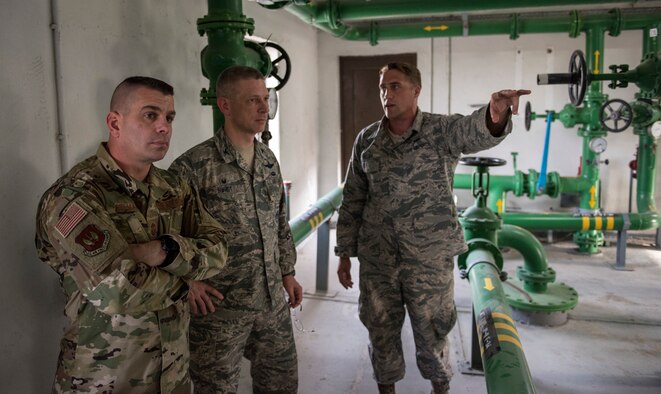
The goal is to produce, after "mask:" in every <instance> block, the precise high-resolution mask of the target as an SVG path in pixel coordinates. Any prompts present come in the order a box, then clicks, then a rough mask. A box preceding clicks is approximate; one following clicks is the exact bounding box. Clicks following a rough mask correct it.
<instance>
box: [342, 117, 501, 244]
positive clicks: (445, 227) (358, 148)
mask: <svg viewBox="0 0 661 394" xmlns="http://www.w3.org/2000/svg"><path fill="white" fill-rule="evenodd" d="M487 108H488V107H485V108H482V109H479V110H477V111H475V112H474V113H473V114H472V115H470V116H463V115H452V116H445V115H437V114H430V113H426V112H422V111H420V110H419V109H418V112H417V114H416V117H415V120H414V122H413V125H412V127H411V131H412V133H411V135H410V136H409V137H408V138H407V139H405V140H404V141H402V142H400V143H395V142H394V141H393V139H392V138H391V137H390V135H389V134H388V129H387V121H388V119H387V118H385V117H384V118H382V119H381V120H380V121H378V122H375V123H373V124H371V125H369V126H367V127H366V128H365V129H363V130H362V131H361V132H360V133H359V134H358V136H357V137H356V141H355V143H354V146H353V153H352V157H351V161H350V164H349V168H348V171H347V176H346V181H345V185H344V191H343V200H342V206H341V207H340V211H339V213H340V215H339V218H338V222H337V246H336V248H335V254H336V255H338V256H344V257H353V256H357V254H358V244H360V243H361V242H363V243H366V242H364V241H368V240H371V241H370V242H374V239H376V238H378V237H375V235H376V234H378V233H379V232H380V231H391V232H393V234H394V237H395V239H398V240H399V241H400V242H401V243H402V245H404V244H405V245H406V247H412V248H414V250H418V251H419V254H420V255H424V256H439V255H441V253H442V255H446V256H448V255H450V256H453V255H457V254H460V253H462V252H464V251H465V250H466V243H465V241H464V237H463V233H462V229H461V226H460V225H459V223H458V221H457V211H456V207H455V205H454V200H453V196H452V192H453V179H454V171H455V168H456V166H457V162H458V160H459V157H460V155H461V154H462V153H473V152H477V151H480V150H483V149H487V148H491V147H493V146H495V145H497V144H498V143H499V142H500V141H502V140H503V139H504V138H505V136H506V135H507V134H508V133H509V132H510V131H511V129H512V124H511V121H509V122H508V124H507V127H506V128H505V131H504V133H503V135H502V136H500V137H497V138H496V137H493V136H492V135H491V133H490V132H489V130H488V129H487V126H486V114H487V113H486V111H487ZM361 240H362V241H361ZM402 245H400V247H401V246H402Z"/></svg>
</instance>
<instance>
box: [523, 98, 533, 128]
mask: <svg viewBox="0 0 661 394" xmlns="http://www.w3.org/2000/svg"><path fill="white" fill-rule="evenodd" d="M525 114H526V118H525V120H524V126H526V131H530V122H531V121H532V108H530V101H526V110H525Z"/></svg>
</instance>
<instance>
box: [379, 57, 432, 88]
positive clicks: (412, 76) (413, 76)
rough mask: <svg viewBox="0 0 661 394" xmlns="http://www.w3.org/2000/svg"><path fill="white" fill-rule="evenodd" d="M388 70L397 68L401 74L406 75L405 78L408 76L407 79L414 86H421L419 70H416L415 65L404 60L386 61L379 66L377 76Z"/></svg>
mask: <svg viewBox="0 0 661 394" xmlns="http://www.w3.org/2000/svg"><path fill="white" fill-rule="evenodd" d="M388 70H397V71H399V72H401V73H402V74H404V75H406V78H408V80H409V81H410V82H411V83H412V84H413V85H414V86H422V77H420V70H418V68H417V67H416V66H413V65H411V64H408V63H404V62H392V63H388V64H386V65H385V66H383V67H381V70H379V76H382V75H383V74H385V72H386V71H388Z"/></svg>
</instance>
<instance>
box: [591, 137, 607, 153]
mask: <svg viewBox="0 0 661 394" xmlns="http://www.w3.org/2000/svg"><path fill="white" fill-rule="evenodd" d="M607 146H608V143H607V142H606V139H605V138H604V137H595V138H593V139H591V140H590V150H591V151H593V152H594V153H597V154H598V153H604V151H605V150H606V147H607Z"/></svg>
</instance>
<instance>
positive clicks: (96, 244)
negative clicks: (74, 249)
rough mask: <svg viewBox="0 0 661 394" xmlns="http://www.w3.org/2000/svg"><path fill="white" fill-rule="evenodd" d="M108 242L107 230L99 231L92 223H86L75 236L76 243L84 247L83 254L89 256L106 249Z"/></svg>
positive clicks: (108, 233) (108, 234)
mask: <svg viewBox="0 0 661 394" xmlns="http://www.w3.org/2000/svg"><path fill="white" fill-rule="evenodd" d="M109 242H110V232H108V231H107V230H103V231H101V230H100V229H99V228H98V227H96V225H94V224H89V225H87V227H85V228H84V229H83V231H81V232H80V234H78V236H76V243H77V244H78V245H80V246H82V247H83V249H85V250H84V251H83V254H85V256H89V257H92V256H96V255H97V254H99V253H102V252H105V251H106V249H108V243H109Z"/></svg>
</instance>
